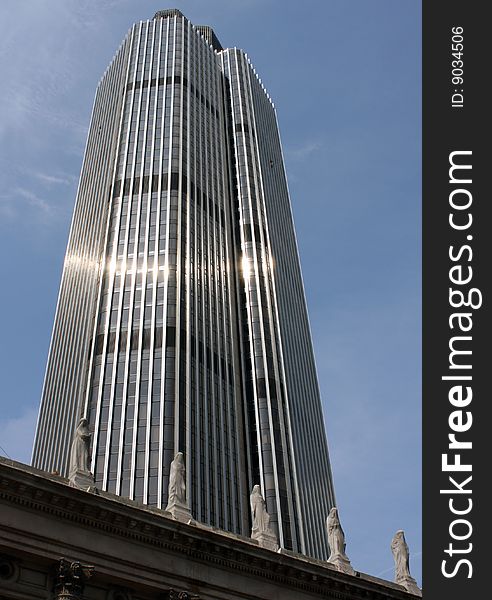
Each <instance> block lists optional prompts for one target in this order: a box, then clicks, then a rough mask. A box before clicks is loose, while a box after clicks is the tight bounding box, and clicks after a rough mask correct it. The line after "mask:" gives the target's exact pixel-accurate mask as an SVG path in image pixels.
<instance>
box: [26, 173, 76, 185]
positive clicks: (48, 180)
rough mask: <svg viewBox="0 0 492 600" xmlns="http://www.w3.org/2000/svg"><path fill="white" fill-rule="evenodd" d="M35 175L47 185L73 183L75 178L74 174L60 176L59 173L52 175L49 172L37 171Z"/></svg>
mask: <svg viewBox="0 0 492 600" xmlns="http://www.w3.org/2000/svg"><path fill="white" fill-rule="evenodd" d="M34 176H35V177H37V178H38V179H39V180H40V181H41V182H42V183H45V184H46V185H49V186H50V185H72V183H74V180H75V178H74V177H73V176H69V177H60V176H58V175H50V174H49V173H35V174H34Z"/></svg>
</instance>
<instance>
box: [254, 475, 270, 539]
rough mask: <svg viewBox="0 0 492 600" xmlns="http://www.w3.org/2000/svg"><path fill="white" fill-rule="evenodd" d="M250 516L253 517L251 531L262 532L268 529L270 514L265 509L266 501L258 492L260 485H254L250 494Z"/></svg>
mask: <svg viewBox="0 0 492 600" xmlns="http://www.w3.org/2000/svg"><path fill="white" fill-rule="evenodd" d="M249 499H250V503H251V517H252V519H253V532H255V533H264V532H265V531H269V530H270V515H269V514H268V512H267V509H266V502H265V500H264V499H263V496H262V495H261V492H260V486H259V485H255V486H254V487H253V491H252V492H251V496H250V498H249Z"/></svg>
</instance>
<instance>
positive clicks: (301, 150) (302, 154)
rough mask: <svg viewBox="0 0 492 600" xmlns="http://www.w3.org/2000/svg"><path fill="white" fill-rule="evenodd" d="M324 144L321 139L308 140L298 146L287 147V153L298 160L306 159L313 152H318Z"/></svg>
mask: <svg viewBox="0 0 492 600" xmlns="http://www.w3.org/2000/svg"><path fill="white" fill-rule="evenodd" d="M322 146H323V144H322V143H321V142H319V141H315V140H311V141H307V142H305V143H304V144H302V146H299V147H298V148H287V151H286V154H287V155H288V156H289V157H290V158H293V159H296V160H305V159H306V158H309V156H311V154H313V152H317V151H318V150H320V149H321V148H322Z"/></svg>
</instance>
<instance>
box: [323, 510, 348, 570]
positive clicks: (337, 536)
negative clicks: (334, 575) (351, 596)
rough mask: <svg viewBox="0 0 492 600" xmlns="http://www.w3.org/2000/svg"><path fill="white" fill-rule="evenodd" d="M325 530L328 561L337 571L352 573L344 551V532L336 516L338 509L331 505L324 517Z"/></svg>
mask: <svg viewBox="0 0 492 600" xmlns="http://www.w3.org/2000/svg"><path fill="white" fill-rule="evenodd" d="M326 530H327V532H328V544H329V546H330V556H329V558H328V562H329V563H330V564H332V565H333V566H334V567H336V569H337V570H338V571H342V572H343V573H349V574H350V575H354V574H355V572H354V570H353V568H352V565H351V564H350V560H349V558H348V556H347V554H346V553H345V547H346V544H345V534H344V532H343V529H342V525H341V524H340V519H339V517H338V509H337V508H335V507H333V508H332V509H331V510H330V514H329V515H328V517H327V519H326Z"/></svg>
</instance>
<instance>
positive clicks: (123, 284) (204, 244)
mask: <svg viewBox="0 0 492 600" xmlns="http://www.w3.org/2000/svg"><path fill="white" fill-rule="evenodd" d="M82 414H83V415H84V416H87V417H88V419H89V424H90V428H91V431H92V468H93V470H94V473H95V479H96V485H98V486H99V487H101V488H102V489H105V490H108V491H110V492H113V493H116V494H120V495H123V496H128V497H130V498H134V499H136V500H139V501H142V502H144V503H148V504H152V505H155V506H158V507H164V506H165V505H166V500H167V483H168V477H169V465H170V463H171V460H172V458H173V457H174V454H175V453H176V452H177V451H182V452H183V453H184V455H185V459H186V465H187V489H188V493H189V496H190V497H189V500H190V505H191V510H192V513H193V515H194V517H195V518H196V519H197V520H199V521H203V522H205V523H209V524H212V525H214V526H217V527H220V528H222V529H226V530H229V531H233V532H237V533H242V534H246V535H247V534H248V528H249V522H248V515H249V493H250V491H251V489H252V487H253V485H254V484H256V483H259V484H260V485H261V488H262V492H263V495H264V497H265V499H266V502H267V507H268V511H269V513H270V515H271V517H272V524H273V526H274V528H275V529H276V530H277V533H278V535H279V539H280V544H281V545H282V546H284V547H285V548H290V549H294V550H296V551H302V552H305V553H307V554H310V555H313V556H318V557H320V558H326V557H327V554H328V550H327V544H326V541H325V532H324V520H325V518H326V515H327V514H328V511H329V509H330V507H331V506H332V505H333V504H334V495H333V484H332V478H331V471H330V465H329V459H328V449H327V443H326V435H325V431H324V425H323V415H322V410H321V400H320V395H319V388H318V382H317V376H316V368H315V362H314V355H313V349H312V342H311V337H310V330H309V323H308V316H307V309H306V303H305V298H304V289H303V284H302V277H301V271H300V265H299V258H298V254H297V245H296V239H295V232H294V226H293V221H292V214H291V208H290V200H289V194H288V189H287V181H286V176H285V170H284V163H283V157H282V150H281V144H280V138H279V133H278V125H277V120H276V114H275V109H274V106H273V103H272V101H271V99H270V97H269V96H268V94H267V93H266V90H265V89H264V87H263V86H262V84H261V82H260V80H259V78H258V77H257V75H256V72H255V71H254V69H253V67H252V65H251V63H250V61H249V59H248V58H247V56H246V55H245V54H244V53H243V52H242V51H240V50H238V49H223V48H222V46H221V45H220V42H219V41H218V39H217V37H216V36H215V33H214V32H213V30H212V29H211V28H210V27H205V26H198V27H195V26H193V25H192V24H191V23H190V22H189V21H188V20H187V19H186V18H185V17H184V16H183V15H182V14H181V13H180V12H179V11H178V10H175V9H173V10H165V11H159V12H158V13H157V14H156V15H155V17H154V19H152V20H149V21H143V22H140V23H138V24H136V25H134V26H133V27H132V28H131V29H130V31H129V32H128V34H127V36H126V38H125V40H124V41H123V43H122V45H121V46H120V48H119V49H118V51H117V53H116V55H115V57H114V59H113V61H112V62H111V64H110V66H109V67H108V69H107V70H106V72H105V74H104V76H103V78H102V79H101V81H100V83H99V86H98V89H97V92H96V98H95V102H94V108H93V115H92V120H91V126H90V130H89V136H88V141H87V148H86V152H85V157H84V162H83V166H82V173H81V178H80V184H79V189H78V193H77V200H76V206H75V211H74V217H73V221H72V226H71V231H70V236H69V242H68V248H67V255H66V259H65V265H64V269H63V275H62V282H61V287H60V295H59V299H58V306H57V312H56V317H55V324H54V329H53V335H52V342H51V346H50V353H49V357H48V365H47V371H46V377H45V384H44V388H43V396H42V401H41V408H40V414H39V420H38V428H37V434H36V441H35V446H34V452H33V463H34V465H35V466H38V467H40V468H42V469H45V470H54V469H56V470H58V471H60V472H61V473H66V469H67V461H68V449H69V446H70V439H71V436H72V433H73V430H74V428H75V424H76V422H77V419H78V418H79V417H80V415H82Z"/></svg>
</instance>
